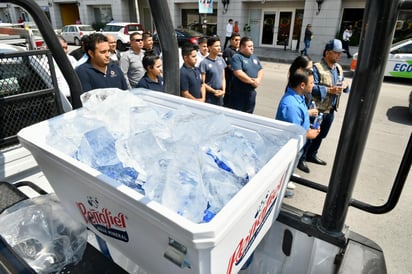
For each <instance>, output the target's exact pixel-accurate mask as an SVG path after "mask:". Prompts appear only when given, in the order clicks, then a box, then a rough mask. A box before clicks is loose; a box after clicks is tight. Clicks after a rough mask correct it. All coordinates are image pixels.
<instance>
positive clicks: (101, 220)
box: [76, 197, 129, 242]
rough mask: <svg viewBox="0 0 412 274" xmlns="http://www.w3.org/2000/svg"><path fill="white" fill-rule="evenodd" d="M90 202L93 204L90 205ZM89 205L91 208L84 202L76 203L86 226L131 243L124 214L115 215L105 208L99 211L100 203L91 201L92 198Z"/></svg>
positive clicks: (95, 200)
mask: <svg viewBox="0 0 412 274" xmlns="http://www.w3.org/2000/svg"><path fill="white" fill-rule="evenodd" d="M90 201H92V202H93V203H90ZM88 204H89V205H90V207H87V206H86V205H85V204H84V203H82V202H77V203H76V205H77V207H78V208H79V211H80V213H81V215H82V216H83V219H84V221H85V222H86V224H89V223H90V224H91V225H93V226H94V228H96V229H97V230H98V231H99V232H101V233H103V234H105V235H107V236H110V237H112V238H115V239H118V240H121V241H124V242H128V241H129V235H128V234H127V230H126V219H127V217H126V216H125V215H124V214H123V213H122V212H119V213H117V214H113V213H112V212H111V211H110V210H109V209H108V208H105V207H104V208H102V209H101V210H99V208H98V205H99V202H98V200H97V198H94V199H92V200H91V199H90V197H88Z"/></svg>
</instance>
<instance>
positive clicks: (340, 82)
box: [336, 75, 343, 87]
mask: <svg viewBox="0 0 412 274" xmlns="http://www.w3.org/2000/svg"><path fill="white" fill-rule="evenodd" d="M342 81H343V79H342V76H340V75H339V76H338V80H337V81H336V86H337V87H341V86H342Z"/></svg>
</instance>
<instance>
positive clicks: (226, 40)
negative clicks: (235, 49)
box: [222, 36, 230, 51]
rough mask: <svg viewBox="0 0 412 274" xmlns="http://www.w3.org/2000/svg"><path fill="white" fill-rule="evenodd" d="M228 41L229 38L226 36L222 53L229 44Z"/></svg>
mask: <svg viewBox="0 0 412 274" xmlns="http://www.w3.org/2000/svg"><path fill="white" fill-rule="evenodd" d="M229 41H230V36H229V37H227V36H226V38H225V45H224V46H223V48H222V51H223V50H224V49H225V48H226V46H227V42H229Z"/></svg>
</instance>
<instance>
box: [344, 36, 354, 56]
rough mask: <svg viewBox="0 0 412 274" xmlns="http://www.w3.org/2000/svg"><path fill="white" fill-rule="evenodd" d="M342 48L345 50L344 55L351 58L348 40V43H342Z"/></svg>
mask: <svg viewBox="0 0 412 274" xmlns="http://www.w3.org/2000/svg"><path fill="white" fill-rule="evenodd" d="M342 47H343V49H344V50H346V54H347V56H348V58H350V57H352V55H351V54H350V52H349V40H348V41H342Z"/></svg>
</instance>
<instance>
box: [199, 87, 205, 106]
mask: <svg viewBox="0 0 412 274" xmlns="http://www.w3.org/2000/svg"><path fill="white" fill-rule="evenodd" d="M200 94H201V95H202V97H201V98H200V100H199V99H198V100H199V101H202V102H206V87H205V83H202V85H201V86H200Z"/></svg>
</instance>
